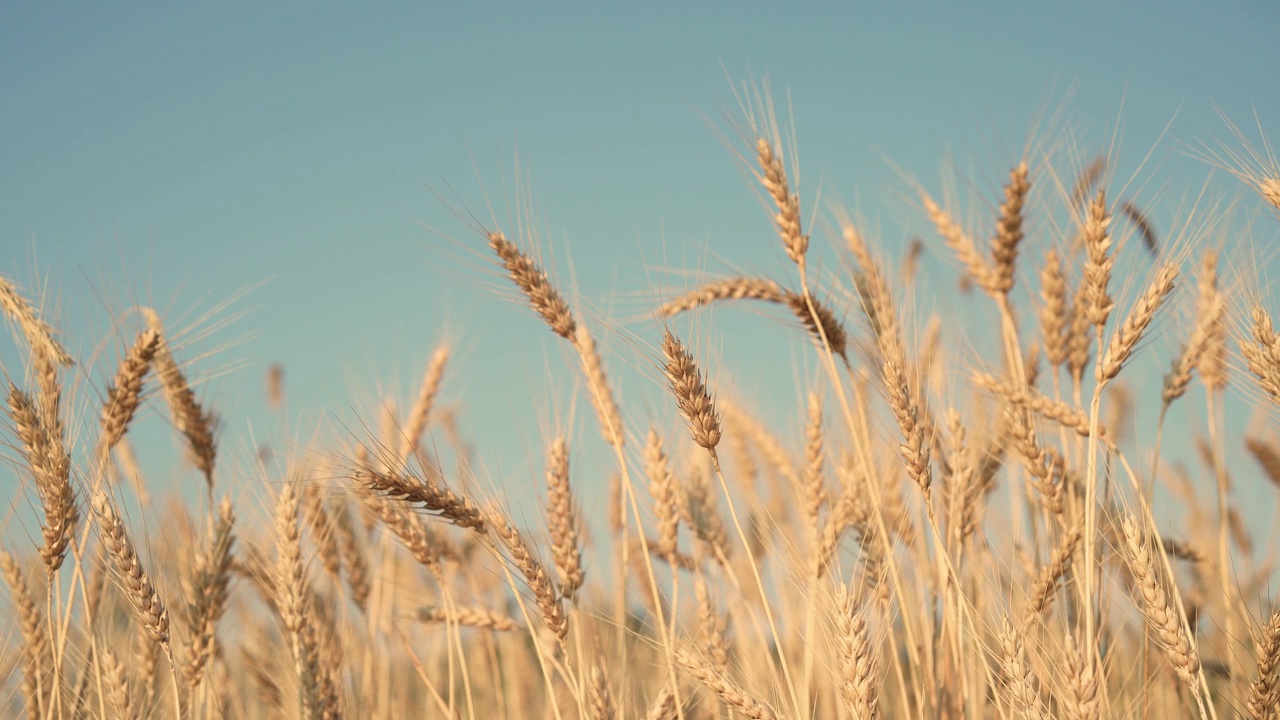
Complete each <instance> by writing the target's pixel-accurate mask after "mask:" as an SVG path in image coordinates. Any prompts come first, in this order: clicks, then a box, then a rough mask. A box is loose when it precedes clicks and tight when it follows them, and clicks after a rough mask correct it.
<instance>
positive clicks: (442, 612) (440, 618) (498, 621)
mask: <svg viewBox="0 0 1280 720" xmlns="http://www.w3.org/2000/svg"><path fill="white" fill-rule="evenodd" d="M417 618H418V622H422V623H426V624H428V625H431V624H436V623H456V624H458V625H461V626H462V627H471V628H479V629H481V630H492V631H494V632H514V631H517V630H521V629H523V628H522V626H521V625H520V623H518V622H516V621H515V620H514V619H513V618H512V617H511V616H510V615H507V614H505V613H501V612H498V611H497V610H490V609H488V608H480V607H467V606H464V605H454V606H452V607H447V608H446V607H442V606H439V605H428V606H426V607H420V608H418V613H417Z"/></svg>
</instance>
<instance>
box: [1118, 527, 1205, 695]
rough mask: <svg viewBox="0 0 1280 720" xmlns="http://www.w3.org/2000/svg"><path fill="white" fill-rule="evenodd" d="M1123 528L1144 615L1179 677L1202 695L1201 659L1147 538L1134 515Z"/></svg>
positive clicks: (1193, 690) (1190, 688)
mask: <svg viewBox="0 0 1280 720" xmlns="http://www.w3.org/2000/svg"><path fill="white" fill-rule="evenodd" d="M1121 528H1122V529H1123V531H1124V539H1125V549H1126V550H1127V551H1128V552H1127V557H1128V560H1129V564H1130V567H1131V569H1132V570H1133V576H1134V579H1135V580H1136V581H1137V589H1138V591H1139V592H1140V593H1141V595H1142V614H1143V616H1144V617H1146V619H1147V622H1148V623H1149V624H1150V625H1151V629H1152V630H1154V631H1155V632H1156V635H1157V636H1158V637H1159V639H1160V645H1161V647H1163V649H1164V651H1165V655H1166V657H1168V658H1169V662H1170V664H1172V665H1173V669H1174V671H1175V672H1176V673H1177V674H1178V677H1180V678H1182V681H1183V682H1185V683H1186V684H1187V688H1188V689H1189V690H1191V692H1192V693H1198V692H1199V687H1198V686H1197V685H1196V676H1197V673H1199V672H1200V657H1199V654H1198V653H1197V652H1196V646H1195V643H1194V642H1193V641H1192V639H1191V638H1190V637H1188V635H1187V631H1186V627H1185V626H1184V625H1183V622H1182V617H1181V616H1180V615H1179V614H1178V613H1177V611H1176V610H1175V608H1174V607H1173V605H1172V604H1171V603H1170V602H1169V599H1168V596H1167V595H1166V594H1165V590H1164V585H1163V582H1162V581H1161V580H1160V574H1159V569H1158V566H1157V564H1156V559H1155V558H1154V557H1152V555H1151V550H1150V547H1149V544H1148V542H1147V538H1146V534H1145V533H1143V532H1141V531H1139V529H1138V525H1137V522H1136V520H1135V519H1134V518H1133V516H1131V515H1130V516H1126V517H1125V519H1124V521H1123V523H1122V524H1121Z"/></svg>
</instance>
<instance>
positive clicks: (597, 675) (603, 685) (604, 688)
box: [587, 659, 618, 720]
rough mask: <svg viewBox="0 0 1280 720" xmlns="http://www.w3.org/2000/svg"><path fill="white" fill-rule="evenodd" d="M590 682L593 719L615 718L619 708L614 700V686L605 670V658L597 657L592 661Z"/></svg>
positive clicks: (589, 692)
mask: <svg viewBox="0 0 1280 720" xmlns="http://www.w3.org/2000/svg"><path fill="white" fill-rule="evenodd" d="M589 682H590V685H589V687H588V688H587V699H588V701H589V703H588V704H589V706H590V709H591V717H592V720H615V718H616V717H617V714H618V710H617V707H616V705H615V704H614V701H613V688H611V687H610V686H609V675H608V674H607V673H606V672H605V669H604V664H603V660H600V659H597V660H596V662H594V663H592V665H591V677H590V678H589Z"/></svg>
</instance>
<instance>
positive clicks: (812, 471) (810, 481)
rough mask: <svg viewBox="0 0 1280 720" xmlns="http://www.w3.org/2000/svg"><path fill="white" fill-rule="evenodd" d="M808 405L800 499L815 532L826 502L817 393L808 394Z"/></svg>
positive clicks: (818, 526)
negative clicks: (801, 498)
mask: <svg viewBox="0 0 1280 720" xmlns="http://www.w3.org/2000/svg"><path fill="white" fill-rule="evenodd" d="M808 404H809V423H808V425H806V426H805V443H804V458H805V463H804V480H803V483H802V490H803V492H802V497H803V500H804V510H805V517H806V519H807V520H808V521H809V525H810V527H812V528H813V530H814V531H815V532H816V531H817V530H818V528H820V527H821V525H820V523H819V522H818V518H819V514H820V513H821V512H822V506H823V505H825V504H826V502H827V488H826V479H825V477H824V475H823V472H822V466H823V461H824V457H825V456H824V454H823V450H822V398H820V397H819V396H818V394H817V393H814V392H810V393H809V403H808Z"/></svg>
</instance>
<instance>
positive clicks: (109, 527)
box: [92, 487, 169, 647]
mask: <svg viewBox="0 0 1280 720" xmlns="http://www.w3.org/2000/svg"><path fill="white" fill-rule="evenodd" d="M92 505H93V514H94V517H95V518H97V522H98V533H99V535H100V536H101V538H102V543H103V545H104V546H105V547H106V550H107V556H108V557H109V558H110V559H111V564H112V566H113V567H114V568H115V570H116V573H117V574H118V575H119V578H120V581H121V583H122V584H123V588H122V590H123V591H124V595H125V597H126V598H127V599H128V600H129V604H130V605H131V606H132V607H133V613H134V617H136V618H137V620H138V623H139V624H140V625H142V629H143V630H145V631H146V633H147V636H148V637H150V638H151V640H152V641H154V642H157V643H160V644H161V645H162V646H166V647H167V646H168V643H169V611H168V610H166V609H165V603H164V601H163V600H162V599H161V597H160V593H159V592H157V591H156V587H155V585H153V584H152V582H151V578H150V576H149V575H147V572H146V571H145V570H143V569H142V561H141V560H140V559H139V558H138V553H137V551H136V550H135V549H134V546H133V540H132V539H130V537H129V532H128V530H126V529H125V527H124V523H123V522H121V521H120V516H119V514H117V513H116V509H115V505H114V504H112V502H111V499H110V498H109V497H107V492H106V490H105V489H104V488H102V487H98V488H97V489H96V490H95V491H94V493H93V501H92Z"/></svg>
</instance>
